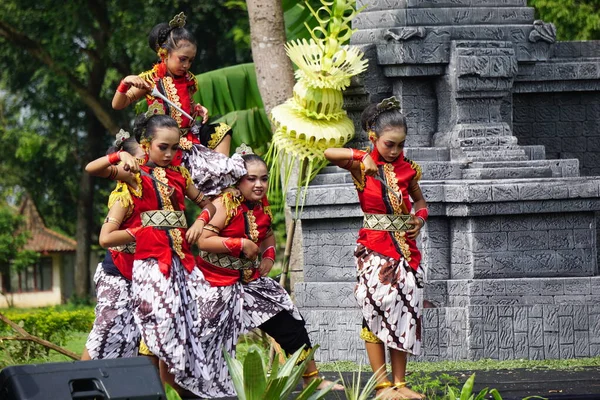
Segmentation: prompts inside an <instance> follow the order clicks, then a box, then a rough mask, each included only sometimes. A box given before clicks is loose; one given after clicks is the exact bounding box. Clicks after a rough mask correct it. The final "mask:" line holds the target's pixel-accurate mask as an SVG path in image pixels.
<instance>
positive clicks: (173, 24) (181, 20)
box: [169, 12, 185, 28]
mask: <svg viewBox="0 0 600 400" xmlns="http://www.w3.org/2000/svg"><path fill="white" fill-rule="evenodd" d="M184 26H185V14H184V13H183V12H180V13H179V14H177V15H176V16H174V17H173V19H172V20H171V21H169V27H170V28H183V27H184Z"/></svg>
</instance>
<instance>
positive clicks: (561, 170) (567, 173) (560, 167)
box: [463, 159, 579, 178]
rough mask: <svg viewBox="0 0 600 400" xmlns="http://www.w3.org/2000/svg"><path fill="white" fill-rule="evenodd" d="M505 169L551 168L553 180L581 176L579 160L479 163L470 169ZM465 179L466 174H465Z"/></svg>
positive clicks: (474, 163)
mask: <svg viewBox="0 0 600 400" xmlns="http://www.w3.org/2000/svg"><path fill="white" fill-rule="evenodd" d="M504 168H511V169H512V168H522V169H529V168H549V169H550V171H552V177H553V178H569V177H578V176H579V160H577V159H566V160H527V161H483V162H481V161H477V162H473V163H471V164H470V165H469V169H504ZM463 177H464V174H463Z"/></svg>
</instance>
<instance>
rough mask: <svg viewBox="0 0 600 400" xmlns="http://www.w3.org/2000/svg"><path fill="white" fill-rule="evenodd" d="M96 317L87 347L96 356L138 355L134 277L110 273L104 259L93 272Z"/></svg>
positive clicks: (96, 358) (96, 357) (93, 356)
mask: <svg viewBox="0 0 600 400" xmlns="http://www.w3.org/2000/svg"><path fill="white" fill-rule="evenodd" d="M94 283H95V285H96V297H97V303H96V318H95V320H94V325H93V327H92V331H91V332H90V334H89V336H88V339H87V342H86V344H85V347H86V348H87V351H88V353H89V355H90V357H91V358H92V359H93V360H102V359H107V358H120V357H135V356H137V352H138V347H139V342H140V331H139V330H138V327H137V324H136V323H135V321H134V317H133V308H132V306H131V281H130V280H128V279H125V277H123V276H116V275H109V274H107V273H106V272H105V271H104V268H103V266H102V263H100V264H98V268H97V269H96V273H95V275H94Z"/></svg>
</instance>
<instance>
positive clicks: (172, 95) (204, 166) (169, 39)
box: [112, 13, 245, 195]
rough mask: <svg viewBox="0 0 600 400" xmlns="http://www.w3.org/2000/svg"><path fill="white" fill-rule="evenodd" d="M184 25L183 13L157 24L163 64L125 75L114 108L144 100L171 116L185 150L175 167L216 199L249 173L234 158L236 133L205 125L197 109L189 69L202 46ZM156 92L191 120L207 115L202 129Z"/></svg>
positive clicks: (155, 45)
mask: <svg viewBox="0 0 600 400" xmlns="http://www.w3.org/2000/svg"><path fill="white" fill-rule="evenodd" d="M184 25H185V15H184V14H183V13H180V14H178V15H176V16H175V18H173V20H171V22H169V23H168V24H167V23H162V24H158V25H156V26H155V27H154V28H153V29H152V31H151V32H150V35H149V37H148V43H149V45H150V48H151V49H152V50H153V51H156V53H157V55H158V56H159V57H160V59H161V62H160V63H159V64H156V65H155V66H154V68H152V69H151V70H150V71H146V72H144V73H142V74H140V75H129V76H126V77H125V78H124V79H123V80H122V81H121V84H120V85H119V87H118V88H117V91H116V93H115V95H114V97H113V101H112V106H113V108H114V109H116V110H120V109H123V108H125V107H127V106H129V105H130V104H132V103H134V102H135V101H137V100H138V99H140V98H142V97H143V96H145V97H146V101H147V103H148V105H151V104H155V103H156V104H160V105H161V106H162V107H163V108H164V111H165V114H167V115H171V116H172V117H173V119H175V120H176V121H177V123H178V125H179V127H180V128H181V140H180V148H181V150H180V151H178V153H177V155H176V157H175V159H174V160H173V161H172V163H171V164H172V165H174V166H176V165H179V163H182V162H183V165H185V166H186V168H187V169H188V170H189V171H190V174H191V176H192V180H193V182H194V185H196V187H197V188H198V189H199V190H200V191H202V192H203V193H204V194H208V195H215V194H218V193H220V191H221V190H223V189H224V188H226V187H228V186H230V185H232V184H234V183H235V182H237V180H238V179H239V178H240V177H241V176H243V175H244V173H245V171H244V168H243V161H242V160H241V159H240V158H239V157H233V158H231V159H230V158H229V146H230V143H231V128H230V127H229V126H228V125H226V124H224V123H220V124H206V122H207V120H208V111H207V110H206V108H204V107H203V106H201V105H199V104H194V100H193V98H192V96H193V94H194V93H195V92H196V90H197V88H198V87H197V86H198V82H197V81H196V77H195V76H194V74H192V73H191V72H189V69H190V67H191V65H192V61H193V60H194V58H195V57H196V48H197V46H196V40H195V39H194V37H193V35H192V34H191V33H190V32H189V31H188V30H187V29H185V28H184ZM154 88H156V90H158V91H159V92H160V93H161V94H162V95H163V96H165V97H166V98H168V99H169V100H170V101H171V103H173V104H175V105H177V106H179V107H180V108H181V109H182V110H183V111H185V112H186V113H188V114H191V116H192V117H194V118H195V117H196V116H202V117H203V120H202V125H201V126H199V125H197V124H195V123H194V121H191V120H190V119H189V118H188V117H186V116H185V115H183V114H182V113H181V112H180V111H178V110H177V109H176V108H175V107H171V106H170V105H169V104H168V103H167V102H165V101H164V100H163V99H161V98H159V97H154V96H153V95H152V89H154ZM209 149H214V150H215V151H210V150H209ZM217 152H218V153H217Z"/></svg>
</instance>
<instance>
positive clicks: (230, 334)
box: [198, 154, 343, 397]
mask: <svg viewBox="0 0 600 400" xmlns="http://www.w3.org/2000/svg"><path fill="white" fill-rule="evenodd" d="M243 158H244V160H245V162H246V169H247V170H248V174H247V175H246V176H244V177H243V178H242V179H241V180H240V182H239V184H238V185H237V188H238V190H239V192H240V195H235V194H233V193H225V194H223V195H222V196H220V197H218V198H216V199H215V200H214V201H213V202H214V204H215V206H216V213H215V216H214V218H213V219H212V220H211V222H210V224H208V225H206V226H205V227H204V231H203V233H202V237H201V241H200V243H199V244H198V247H200V249H201V250H202V251H201V253H200V256H199V257H198V267H199V268H200V269H201V270H202V273H203V275H204V277H205V279H206V280H207V281H208V283H209V284H210V288H209V290H208V293H207V294H205V296H204V298H203V299H202V301H203V302H204V304H203V306H202V307H201V308H202V311H201V314H200V318H201V321H202V323H203V325H204V327H203V329H202V332H203V333H202V334H203V335H204V340H203V343H204V345H205V351H206V355H207V359H208V360H210V361H209V362H210V368H209V370H210V371H211V380H212V381H213V383H212V384H208V382H205V384H206V385H207V388H208V389H209V391H206V392H204V393H203V394H204V396H205V397H223V396H231V395H233V394H234V390H233V385H232V382H231V380H230V379H229V373H228V371H227V366H226V364H225V359H224V357H223V351H227V352H229V353H230V354H231V355H235V345H236V343H237V341H238V337H239V335H241V334H244V333H246V332H248V331H249V330H251V329H253V328H260V329H262V330H263V331H265V332H267V333H268V334H269V335H270V336H271V337H272V338H274V339H275V341H276V342H277V343H279V345H280V346H281V347H282V348H283V349H284V350H285V351H286V352H287V353H288V354H291V353H293V352H295V351H296V350H298V349H300V348H301V347H302V346H305V347H306V348H307V349H308V348H310V347H312V346H311V341H310V339H309V337H308V332H307V331H306V328H305V326H304V319H303V318H302V316H301V315H300V313H299V312H298V309H297V308H296V306H295V305H294V303H293V302H292V299H291V298H290V296H289V295H288V294H287V292H286V291H285V289H284V288H283V287H282V286H281V285H279V283H278V282H276V281H275V280H273V279H271V278H269V277H268V276H267V275H268V273H269V271H270V270H271V268H272V267H273V262H274V260H275V236H274V235H273V231H272V229H271V220H272V215H271V211H270V208H269V204H268V203H267V199H266V194H267V185H268V175H267V165H266V164H265V162H264V161H263V160H262V159H261V158H260V157H259V156H257V155H255V154H246V155H244V156H243ZM225 377H227V378H225ZM303 377H304V382H305V384H307V383H308V382H310V381H311V380H313V379H315V378H317V377H318V371H317V368H316V365H315V362H314V361H312V360H311V361H310V362H308V363H307V368H306V371H305V374H304V375H303ZM330 383H331V382H328V381H326V382H322V383H321V385H327V384H330ZM333 389H334V390H343V387H342V386H341V385H334V387H333Z"/></svg>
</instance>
